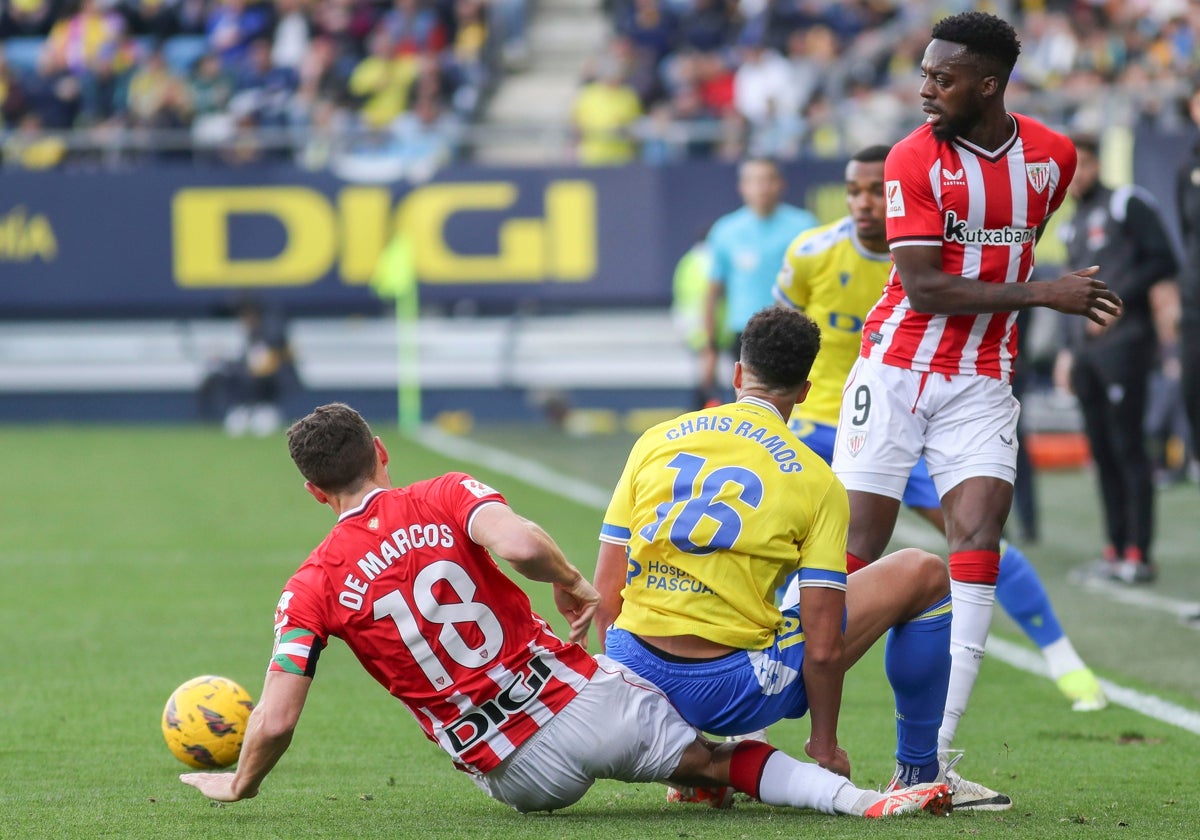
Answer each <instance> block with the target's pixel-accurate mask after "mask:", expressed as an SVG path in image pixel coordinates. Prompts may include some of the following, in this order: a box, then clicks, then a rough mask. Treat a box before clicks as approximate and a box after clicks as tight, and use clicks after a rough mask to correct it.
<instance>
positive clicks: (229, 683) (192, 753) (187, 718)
mask: <svg viewBox="0 0 1200 840" xmlns="http://www.w3.org/2000/svg"><path fill="white" fill-rule="evenodd" d="M253 709H254V700H253V699H251V697H250V695H249V694H248V693H247V691H246V689H244V688H242V687H241V686H240V685H238V684H237V683H235V682H234V681H233V680H231V679H227V678H226V677H214V676H211V675H209V676H203V677H196V678H195V679H191V680H188V681H187V682H185V683H184V684H183V685H181V686H179V688H177V689H175V690H174V691H173V692H171V696H170V697H169V698H168V699H167V705H166V708H164V709H163V716H162V731H163V737H164V738H166V740H167V746H168V747H169V748H170V749H171V752H172V753H174V754H175V757H176V758H178V759H179V760H180V761H182V762H183V763H184V764H188V765H190V766H192V767H197V768H199V769H201V770H204V769H211V768H213V767H228V766H229V765H230V764H233V763H234V762H236V761H237V760H238V755H240V754H241V752H242V739H243V738H244V737H246V721H247V720H249V718H250V712H251V711H252V710H253Z"/></svg>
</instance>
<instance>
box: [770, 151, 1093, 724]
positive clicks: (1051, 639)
mask: <svg viewBox="0 0 1200 840" xmlns="http://www.w3.org/2000/svg"><path fill="white" fill-rule="evenodd" d="M888 151H889V149H888V147H886V146H872V147H870V148H867V149H863V150H862V151H860V152H859V153H857V154H856V155H854V156H853V158H851V160H850V162H849V163H848V164H847V166H846V203H847V205H848V207H849V210H850V215H849V216H846V217H844V218H842V219H840V220H838V221H836V222H834V223H832V224H830V225H826V226H825V227H822V228H818V229H815V230H812V231H807V232H805V233H802V234H801V235H800V236H798V237H796V239H795V240H794V241H793V242H792V244H791V246H790V247H789V248H788V252H787V256H786V257H785V259H784V263H783V267H782V269H781V270H780V272H779V279H778V282H777V284H776V287H775V299H776V300H777V301H778V302H779V303H781V304H783V305H785V306H789V307H792V308H795V309H799V310H802V311H804V312H806V313H807V314H808V315H809V317H811V318H812V319H813V320H814V321H815V322H816V323H817V325H818V326H819V327H820V328H821V353H820V355H819V356H818V357H817V361H816V364H814V365H813V374H812V381H813V387H812V389H811V391H810V392H809V395H808V398H807V399H806V400H805V401H804V402H803V403H801V404H800V405H797V406H796V408H795V410H794V411H793V412H792V417H791V424H790V425H791V428H792V430H793V431H795V432H796V434H797V435H798V436H799V437H800V439H801V440H803V441H804V442H805V443H806V444H808V446H809V447H810V448H812V449H813V451H815V452H817V453H818V454H819V455H821V457H823V458H824V459H825V460H826V461H829V460H831V459H832V458H833V445H834V437H835V434H836V431H837V428H836V427H837V421H838V413H839V411H840V408H841V403H842V388H843V385H844V384H845V381H846V378H847V376H848V375H849V373H850V368H851V367H852V366H853V365H854V362H855V359H857V358H858V355H859V348H860V343H861V333H862V324H863V319H864V318H865V317H866V315H867V313H868V312H869V311H870V310H871V307H872V306H874V305H875V302H876V301H877V300H878V299H879V297H880V294H881V293H882V291H883V287H884V285H885V284H886V283H887V280H888V272H889V270H890V269H891V257H890V254H889V251H888V244H887V236H886V233H885V229H884V227H885V218H886V213H887V202H886V200H885V199H884V186H883V162H884V158H886V157H887V153H888ZM903 501H904V503H905V504H906V505H908V506H909V507H911V508H912V509H913V510H915V511H917V512H918V513H919V514H920V515H921V516H923V517H924V518H925V519H927V520H929V521H930V522H931V523H933V525H934V526H936V527H937V528H938V529H939V530H941V531H942V532H943V533H945V524H944V521H943V518H942V509H941V503H940V501H939V499H938V495H937V491H936V489H935V488H934V486H933V480H932V479H931V478H930V477H929V472H928V470H927V469H926V468H925V460H924V458H922V459H921V460H920V461H919V462H918V463H917V466H916V468H915V469H914V470H913V472H912V475H911V476H910V478H909V481H908V486H907V487H906V488H905V493H904V499H903ZM849 549H850V553H851V555H854V556H858V555H857V554H856V550H855V535H853V534H851V535H850V538H849ZM848 563H849V565H850V566H851V567H854V566H855V564H854V559H853V557H852V558H851V559H850V560H849V561H848ZM851 571H853V568H851ZM996 598H997V600H998V601H999V602H1000V604H1001V606H1002V607H1003V608H1004V609H1005V611H1006V612H1007V613H1008V614H1009V616H1011V617H1012V619H1013V620H1014V621H1016V622H1017V624H1019V625H1020V626H1021V628H1022V629H1023V630H1024V631H1025V633H1026V634H1027V635H1028V636H1029V637H1030V639H1032V640H1033V641H1034V642H1035V643H1036V644H1037V645H1038V646H1039V647H1040V648H1041V649H1042V652H1043V654H1044V656H1045V658H1046V663H1047V665H1048V667H1049V671H1050V674H1051V676H1052V677H1054V678H1055V679H1056V680H1057V682H1058V686H1059V688H1060V690H1061V691H1062V692H1063V694H1065V695H1066V696H1067V697H1068V698H1069V699H1070V700H1071V701H1072V702H1073V703H1074V707H1075V708H1076V709H1077V710H1080V711H1090V710H1094V709H1099V708H1103V707H1104V706H1105V705H1106V704H1107V699H1106V698H1105V696H1104V691H1103V689H1102V688H1101V687H1100V684H1099V683H1098V682H1097V681H1096V677H1095V676H1094V675H1093V674H1092V672H1091V670H1090V669H1089V668H1088V667H1087V666H1086V665H1085V664H1084V663H1083V660H1082V659H1080V657H1079V655H1078V653H1076V651H1075V648H1074V646H1073V645H1072V644H1071V641H1070V639H1069V638H1067V636H1066V634H1065V633H1064V632H1063V629H1062V625H1061V624H1059V621H1058V618H1057V616H1056V615H1055V613H1054V608H1053V607H1052V606H1051V604H1050V599H1049V596H1048V595H1047V594H1046V590H1045V587H1043V586H1042V583H1041V581H1040V580H1039V579H1038V576H1037V573H1036V572H1035V571H1034V569H1033V567H1032V566H1031V565H1030V563H1029V560H1028V559H1027V558H1026V557H1025V555H1024V554H1022V553H1021V551H1020V550H1018V549H1017V548H1016V547H1015V546H1013V545H1005V547H1004V554H1003V557H1002V559H1001V563H1000V577H999V579H998V580H997V582H996ZM951 685H952V686H953V682H952V683H951ZM951 691H952V694H951V697H950V706H949V707H948V712H949V713H951V714H957V715H961V711H962V708H963V707H965V704H966V698H961V699H959V700H956V698H955V697H954V696H953V688H952V689H951ZM956 703H961V705H960V706H958V707H957V708H956V707H955V706H956Z"/></svg>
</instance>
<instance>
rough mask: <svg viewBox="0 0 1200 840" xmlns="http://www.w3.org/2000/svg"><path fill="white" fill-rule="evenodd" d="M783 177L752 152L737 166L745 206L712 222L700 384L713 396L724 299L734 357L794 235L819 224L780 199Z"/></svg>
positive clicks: (767, 296)
mask: <svg viewBox="0 0 1200 840" xmlns="http://www.w3.org/2000/svg"><path fill="white" fill-rule="evenodd" d="M783 190H784V181H783V173H782V172H780V170H779V165H778V164H776V163H775V161H773V160H770V159H768V158H750V159H748V160H746V161H744V162H743V163H742V165H741V166H740V167H739V168H738V193H739V194H740V195H741V197H742V202H743V206H742V207H739V208H738V209H737V210H734V211H733V212H732V213H727V214H726V215H724V216H722V217H721V218H719V219H717V221H716V222H715V223H714V224H713V226H712V230H711V231H709V234H708V249H709V255H710V269H709V289H708V299H707V301H706V305H705V308H704V328H705V332H706V334H707V336H708V342H707V345H706V347H705V350H704V352H703V354H702V356H701V371H700V389H701V391H702V392H703V393H704V394H707V395H708V397H709V399H710V400H711V399H716V398H717V395H716V393H715V391H714V389H715V381H716V373H717V357H718V353H719V351H720V350H721V348H720V346H719V345H718V341H717V336H718V335H720V334H721V332H722V330H720V329H719V328H718V326H717V312H718V311H719V309H720V304H721V302H722V301H724V303H725V307H724V308H725V328H726V329H725V332H726V333H727V334H728V335H732V336H733V347H732V348H731V351H732V354H733V358H734V359H736V358H737V357H738V355H739V353H740V350H741V337H742V330H743V329H744V328H745V326H746V322H747V321H749V320H750V316H751V315H753V314H754V313H755V312H758V311H759V310H760V309H763V308H764V307H767V306H771V305H772V304H773V303H774V299H773V298H772V290H773V289H774V288H775V278H776V276H777V275H778V274H779V268H780V266H781V265H783V258H784V255H785V254H786V253H787V247H788V245H789V244H791V241H792V240H793V239H795V238H796V235H797V234H799V233H801V232H802V231H805V230H808V229H809V228H811V227H815V226H816V224H817V217H816V216H814V215H813V214H812V213H810V212H808V211H807V210H803V209H801V208H799V207H795V206H793V205H791V204H785V203H782V202H781V199H782V198H783Z"/></svg>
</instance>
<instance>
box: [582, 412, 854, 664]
mask: <svg viewBox="0 0 1200 840" xmlns="http://www.w3.org/2000/svg"><path fill="white" fill-rule="evenodd" d="M849 523H850V505H849V502H848V501H847V497H846V490H845V488H844V487H842V484H841V482H840V481H838V479H837V477H835V476H834V474H833V471H832V470H831V469H830V468H829V466H828V465H827V464H826V463H825V462H824V461H823V460H821V458H820V457H819V456H818V455H816V454H814V453H813V451H812V450H810V449H809V448H808V447H806V446H805V445H804V444H802V443H800V441H799V440H798V439H797V438H796V436H795V435H793V434H792V433H791V432H790V431H788V427H787V423H786V422H785V421H784V418H783V417H781V416H780V415H779V412H778V411H776V410H775V408H774V407H773V406H771V405H770V404H769V403H767V402H765V401H763V400H759V399H755V398H753V397H747V398H743V399H742V400H740V401H738V402H736V403H729V404H726V405H721V406H717V407H715V408H708V409H704V410H703V411H695V412H692V413H690V414H684V415H681V416H680V417H677V418H675V419H674V420H670V421H667V422H665V423H660V424H659V425H657V426H655V427H654V428H652V429H650V430H649V431H647V432H646V433H645V434H643V435H642V436H641V438H639V439H638V441H637V443H636V444H634V446H633V449H632V451H631V452H630V454H629V460H628V461H627V462H626V464H625V470H624V472H622V474H621V478H620V480H619V481H618V483H617V488H616V490H615V491H614V493H613V497H612V501H611V502H610V503H609V506H608V511H607V512H606V513H605V515H604V525H603V528H602V530H601V534H600V539H601V540H602V541H604V542H609V543H616V544H618V545H624V546H626V554H627V557H628V567H627V570H626V578H625V587H624V589H622V591H621V595H622V597H623V598H624V601H625V603H624V606H623V607H622V609H621V615H620V616H619V617H618V618H617V621H616V626H617V627H620V628H623V629H625V630H628V631H629V632H631V633H636V634H642V635H650V636H681V635H695V636H700V637H702V638H705V639H708V640H710V641H713V642H716V643H718V644H723V645H729V646H730V647H735V648H742V649H745V650H761V649H763V648H765V647H767V646H768V645H769V644H770V643H771V642H772V640H773V638H774V636H775V633H776V631H777V630H778V629H780V628H781V627H782V626H783V617H782V615H781V614H780V612H779V608H778V607H776V606H775V590H776V589H778V588H779V587H780V586H782V585H783V583H784V581H785V580H786V578H787V576H788V575H789V574H790V573H792V572H795V571H797V570H799V573H800V574H799V581H800V585H801V586H825V587H831V588H835V589H845V587H846V531H847V528H848V527H849Z"/></svg>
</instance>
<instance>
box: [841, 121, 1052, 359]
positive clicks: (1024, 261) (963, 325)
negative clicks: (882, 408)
mask: <svg viewBox="0 0 1200 840" xmlns="http://www.w3.org/2000/svg"><path fill="white" fill-rule="evenodd" d="M1012 116H1013V119H1014V121H1015V130H1014V131H1013V135H1012V137H1011V138H1010V139H1009V140H1008V142H1006V143H1005V144H1004V145H1003V146H1001V147H1000V148H999V149H996V150H995V151H993V152H988V151H985V150H984V149H982V148H980V147H978V146H975V145H973V144H971V143H968V142H967V141H965V140H963V139H962V138H956V139H954V140H952V141H949V142H943V141H940V140H937V139H935V138H934V136H933V133H932V131H931V129H930V128H929V126H928V125H923V126H921V127H920V128H918V129H917V130H916V131H914V132H913V133H912V134H910V135H908V137H906V138H905V139H904V140H902V141H900V142H899V143H897V144H896V146H895V147H894V148H893V149H892V151H891V153H890V154H889V155H888V157H887V161H886V163H885V164H884V180H885V191H886V195H887V237H888V244H889V245H890V247H891V248H892V250H893V251H895V250H896V249H898V248H903V247H906V246H910V245H927V246H940V247H941V249H942V269H943V270H944V271H945V272H946V273H947V274H954V275H959V276H962V277H968V278H971V279H976V280H981V281H984V282H987V283H1024V282H1026V281H1027V280H1028V279H1029V275H1030V273H1031V272H1032V271H1033V249H1034V244H1035V242H1036V237H1037V229H1038V226H1039V225H1041V224H1042V222H1044V221H1045V220H1046V219H1047V218H1048V217H1049V216H1050V214H1051V213H1053V212H1054V211H1055V210H1057V209H1058V207H1059V205H1060V204H1062V202H1063V199H1064V198H1065V197H1066V193H1067V185H1068V184H1069V183H1070V182H1071V178H1072V177H1073V176H1074V174H1075V161H1076V154H1075V147H1074V145H1073V144H1072V143H1071V141H1070V140H1069V139H1068V138H1066V137H1065V136H1063V135H1062V134H1059V133H1058V132H1055V131H1051V130H1050V129H1049V128H1047V127H1046V126H1044V125H1042V124H1041V123H1039V122H1037V121H1036V120H1032V119H1030V118H1028V117H1024V116H1021V115H1019V114H1013V115H1012ZM1016 352H1017V330H1016V313H1015V312H998V313H986V314H978V315H932V314H929V313H921V312H915V311H913V309H912V308H911V306H910V305H909V300H908V296H907V295H906V294H905V292H904V286H903V284H902V278H901V277H899V276H898V274H897V272H896V268H895V266H894V265H893V267H892V272H891V276H890V277H889V278H888V284H887V286H886V287H885V288H884V292H883V297H882V298H881V299H880V300H879V302H878V303H877V304H875V307H874V309H872V310H871V312H870V314H869V315H868V316H867V320H866V323H865V324H864V326H863V342H862V355H863V356H866V357H868V358H872V359H876V360H878V361H881V362H883V363H884V364H889V365H895V366H896V367H904V368H910V369H912V370H928V371H935V372H938V373H948V374H957V373H968V374H981V375H984V376H991V377H995V378H997V379H1004V380H1008V379H1011V377H1012V364H1013V359H1014V358H1015V356H1016Z"/></svg>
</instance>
